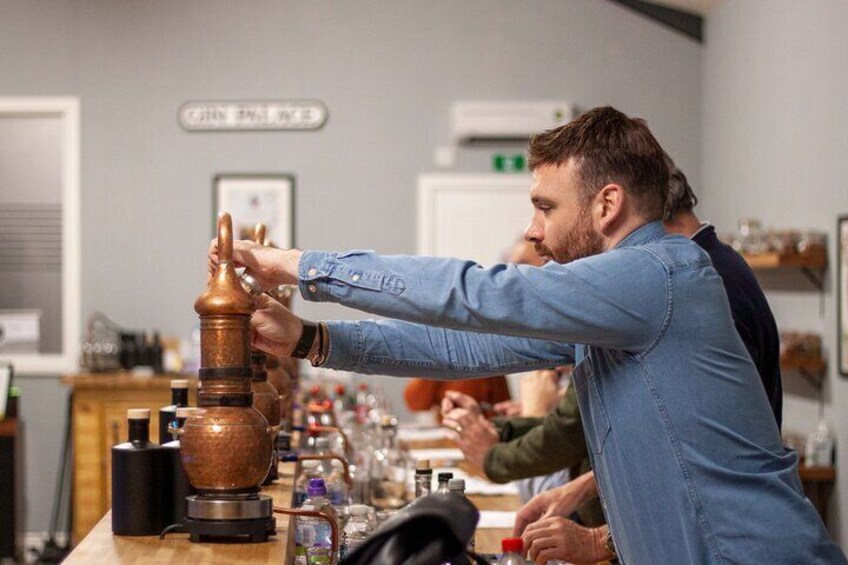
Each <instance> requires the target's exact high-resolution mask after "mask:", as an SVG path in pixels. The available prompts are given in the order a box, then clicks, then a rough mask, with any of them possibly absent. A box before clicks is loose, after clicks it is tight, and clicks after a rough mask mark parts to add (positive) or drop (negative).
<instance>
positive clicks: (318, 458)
mask: <svg viewBox="0 0 848 565" xmlns="http://www.w3.org/2000/svg"><path fill="white" fill-rule="evenodd" d="M331 459H335V460H336V461H339V462H340V463H341V464H342V469H343V470H344V482H345V483H347V486H348V488H353V479H352V478H351V476H350V465H349V464H348V462H347V459H345V458H344V457H342V456H340V455H331V454H329V453H328V454H326V455H298V456H297V460H298V461H330V460H331Z"/></svg>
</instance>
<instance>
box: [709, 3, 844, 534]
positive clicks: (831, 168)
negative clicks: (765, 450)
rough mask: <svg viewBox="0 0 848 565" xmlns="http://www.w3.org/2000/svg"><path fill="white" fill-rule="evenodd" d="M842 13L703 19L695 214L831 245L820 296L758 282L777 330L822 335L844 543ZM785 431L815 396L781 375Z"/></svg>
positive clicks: (738, 6) (728, 225) (803, 8)
mask: <svg viewBox="0 0 848 565" xmlns="http://www.w3.org/2000/svg"><path fill="white" fill-rule="evenodd" d="M846 26H848V4H846V3H845V2H844V1H842V0H829V1H827V0H820V1H817V2H795V1H793V0H780V1H777V0H758V1H755V0H745V1H728V2H724V3H723V4H721V5H720V6H719V8H718V9H717V10H715V11H714V12H713V13H711V14H710V18H709V22H708V26H707V41H706V48H705V51H704V63H703V71H704V75H703V84H704V94H703V108H704V110H703V116H702V123H703V137H702V155H703V160H702V171H703V175H702V178H703V185H702V188H701V190H700V194H701V195H702V197H703V198H702V205H701V215H702V216H703V217H705V218H709V219H710V220H712V221H714V222H715V223H716V224H717V225H718V226H719V228H721V229H723V230H724V231H732V230H734V229H735V228H736V222H737V220H739V219H740V218H745V217H756V218H760V219H762V221H763V222H764V224H766V225H770V226H775V227H797V228H812V229H818V230H823V231H826V232H827V233H828V234H829V235H828V238H829V245H830V257H829V259H830V264H831V269H830V271H829V273H828V280H827V286H826V292H825V294H824V297H823V300H824V314H823V315H822V314H821V310H820V307H821V303H820V300H821V299H822V297H821V296H820V295H819V294H818V293H817V292H815V291H813V290H810V287H809V285H807V284H806V283H804V281H803V280H801V281H798V280H795V278H797V277H795V278H793V277H792V276H791V274H786V275H784V276H783V277H781V280H778V281H776V280H770V281H764V282H765V283H767V288H770V289H771V290H770V291H769V292H768V298H769V302H770V303H771V305H772V308H773V310H774V313H775V317H776V319H777V322H778V326H780V327H781V328H785V329H791V328H796V329H801V330H811V331H816V332H820V333H821V334H822V335H823V336H824V344H825V347H826V348H827V349H828V351H829V352H830V354H829V364H830V369H829V372H828V375H827V380H826V382H825V385H824V413H825V416H826V418H827V419H828V420H830V422H831V424H833V425H834V428H835V430H836V434H837V440H838V447H837V457H838V461H837V467H838V469H839V476H838V478H837V480H836V490H837V492H836V494H835V495H834V498H833V500H832V504H831V508H832V512H831V526H830V530H831V533H832V534H833V535H834V537H835V538H836V539H837V540H838V541H839V542H841V544H842V546H843V547H845V544H846V543H848V520H846V517H845V515H844V514H845V509H846V508H848V486H847V485H848V464H846V462H845V459H844V457H840V454H843V455H844V454H845V453H848V411H846V409H845V407H846V405H848V380H845V379H843V378H841V377H839V376H838V372H837V360H836V296H835V292H834V289H835V278H834V275H835V272H836V269H835V265H836V252H835V235H836V217H837V215H839V214H845V213H848V189H846V187H845V179H846V178H848V161H847V160H846V159H845V154H846V150H848V106H846V105H845V92H846V91H848V67H846V66H845V64H844V61H846V60H848V42H846V41H845V35H844V30H845V28H846ZM784 381H785V388H786V392H787V394H786V395H785V409H784V414H785V416H784V429H785V430H795V431H799V432H802V433H807V432H809V431H810V430H812V429H814V427H815V425H816V423H817V421H818V418H819V415H818V403H817V399H816V393H815V391H814V390H810V387H809V386H807V385H806V384H805V383H803V382H801V378H800V377H799V376H797V375H792V374H786V375H785V376H784Z"/></svg>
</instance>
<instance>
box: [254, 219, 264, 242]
mask: <svg viewBox="0 0 848 565" xmlns="http://www.w3.org/2000/svg"><path fill="white" fill-rule="evenodd" d="M265 231H266V228H265V224H263V223H262V222H259V223H257V224H256V227H255V228H254V230H253V241H255V242H256V243H258V244H259V245H265Z"/></svg>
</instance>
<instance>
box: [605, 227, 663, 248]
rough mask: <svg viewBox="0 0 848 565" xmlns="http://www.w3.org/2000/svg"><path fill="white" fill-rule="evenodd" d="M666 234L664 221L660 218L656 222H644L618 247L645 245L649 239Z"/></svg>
mask: <svg viewBox="0 0 848 565" xmlns="http://www.w3.org/2000/svg"><path fill="white" fill-rule="evenodd" d="M664 235H665V227H664V226H663V223H662V222H661V221H659V220H657V221H655V222H648V223H647V224H643V225H641V226H639V227H638V228H636V229H635V230H633V231H632V232H630V234H628V236H627V237H625V238H624V239H622V240H621V241H620V242H618V245H616V246H615V247H616V249H617V248H619V247H634V246H636V245H644V244H645V243H648V242H649V241H653V240H655V239H659V238H661V237H663V236H664Z"/></svg>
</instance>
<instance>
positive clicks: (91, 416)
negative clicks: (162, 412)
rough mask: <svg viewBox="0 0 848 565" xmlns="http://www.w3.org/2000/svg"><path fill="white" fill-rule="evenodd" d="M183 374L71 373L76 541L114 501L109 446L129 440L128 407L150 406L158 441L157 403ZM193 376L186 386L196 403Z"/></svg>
mask: <svg viewBox="0 0 848 565" xmlns="http://www.w3.org/2000/svg"><path fill="white" fill-rule="evenodd" d="M172 378H182V379H184V378H186V376H184V375H156V376H153V377H136V376H132V375H129V374H103V375H72V376H67V377H65V378H64V379H63V382H64V383H65V384H66V385H68V386H70V387H71V388H72V390H73V394H74V396H73V407H72V411H73V416H72V422H73V423H72V426H73V429H72V438H73V439H72V441H73V445H74V457H73V460H74V470H73V471H74V472H73V477H74V479H73V519H74V530H73V539H74V541H75V542H76V541H79V540H81V539H82V538H83V537H85V535H86V534H87V533H88V532H89V531H90V530H91V528H93V527H94V525H95V524H97V522H99V521H100V519H101V518H102V517H103V515H104V514H105V513H106V511H107V510H109V508H110V507H111V506H112V501H111V492H112V484H111V477H112V467H111V448H112V446H113V445H115V444H117V443H122V442H124V441H126V440H127V410H128V409H130V408H149V409H150V438H151V439H152V440H153V441H156V440H157V438H158V434H159V432H158V430H159V408H161V407H162V406H165V405H167V404H169V403H170V401H171V379H172ZM196 389H197V381H196V379H193V380H192V382H191V384H190V386H189V391H190V394H189V402H190V404H191V405H193V406H194V405H196V403H197V399H196Z"/></svg>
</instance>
